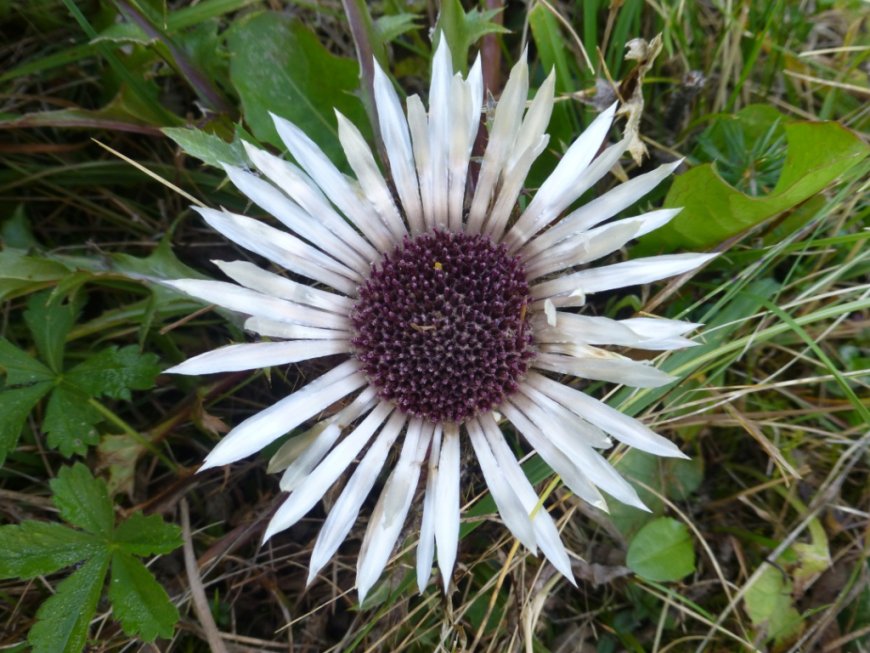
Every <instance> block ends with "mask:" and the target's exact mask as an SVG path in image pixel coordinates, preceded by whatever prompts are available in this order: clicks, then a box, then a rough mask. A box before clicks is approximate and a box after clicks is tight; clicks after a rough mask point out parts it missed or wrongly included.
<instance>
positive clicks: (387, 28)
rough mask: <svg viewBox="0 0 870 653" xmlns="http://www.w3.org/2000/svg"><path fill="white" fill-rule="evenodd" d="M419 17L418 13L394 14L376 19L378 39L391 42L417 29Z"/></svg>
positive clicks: (382, 41) (375, 27)
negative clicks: (416, 23)
mask: <svg viewBox="0 0 870 653" xmlns="http://www.w3.org/2000/svg"><path fill="white" fill-rule="evenodd" d="M417 18H418V16H417V15H416V14H394V15H389V16H381V17H380V18H377V19H375V21H374V30H375V33H376V34H377V37H378V41H380V42H381V43H390V42H391V41H394V40H395V39H397V38H399V37H400V36H401V35H402V34H405V33H406V32H410V31H411V30H414V29H417V25H415V21H416V20H417Z"/></svg>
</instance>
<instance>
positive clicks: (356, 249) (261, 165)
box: [225, 143, 378, 268]
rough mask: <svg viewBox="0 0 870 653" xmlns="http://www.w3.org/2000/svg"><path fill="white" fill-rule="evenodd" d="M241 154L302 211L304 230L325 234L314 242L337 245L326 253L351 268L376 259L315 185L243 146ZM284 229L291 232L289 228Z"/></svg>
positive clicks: (374, 252) (281, 163)
mask: <svg viewBox="0 0 870 653" xmlns="http://www.w3.org/2000/svg"><path fill="white" fill-rule="evenodd" d="M245 151H246V152H247V154H248V156H249V157H250V159H251V161H253V163H254V165H255V166H257V169H258V170H259V171H260V172H262V173H263V174H264V175H265V176H266V177H268V178H269V179H270V180H271V181H272V183H274V184H275V186H277V187H278V188H280V189H281V190H282V191H283V192H284V193H286V194H287V195H288V196H289V197H291V198H292V199H293V200H295V201H296V202H297V203H298V204H299V206H300V207H301V208H302V209H303V210H304V211H305V213H306V214H307V215H308V216H309V225H308V229H309V230H318V231H324V232H326V234H322V235H319V236H318V240H323V241H324V242H326V241H327V239H328V238H329V235H331V236H332V239H333V240H335V239H337V240H339V241H340V245H339V246H335V247H330V248H328V249H327V250H326V251H328V252H330V253H331V254H333V255H334V256H337V257H339V258H340V259H341V260H343V261H344V260H348V261H353V262H354V265H355V267H360V266H361V267H362V268H367V267H368V265H369V264H370V263H371V262H372V261H374V260H375V259H377V257H378V252H377V250H375V248H374V247H372V246H371V244H370V243H369V242H368V241H367V240H366V239H365V238H363V237H362V234H360V233H359V232H357V231H355V230H354V228H353V227H351V226H350V224H348V222H347V221H346V220H345V219H344V218H343V217H341V216H340V215H339V214H338V212H336V210H335V209H334V208H333V207H332V204H330V203H329V200H327V199H326V197H325V196H324V194H323V193H322V192H321V191H320V189H319V188H318V187H317V185H316V184H315V183H314V182H313V181H312V180H311V178H310V177H309V176H308V175H306V174H305V173H304V172H303V171H302V170H301V169H300V168H299V167H298V166H296V165H294V164H292V163H290V162H289V161H285V160H284V159H282V158H280V157H277V156H275V155H274V154H270V153H269V152H266V151H265V150H260V149H258V148H255V147H253V146H252V145H248V144H247V143H246V144H245ZM225 167H226V168H227V172H230V169H229V168H228V167H227V166H225ZM288 226H290V228H291V229H292V228H293V225H292V224H288ZM346 257H347V258H346Z"/></svg>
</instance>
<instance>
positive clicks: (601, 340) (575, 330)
mask: <svg viewBox="0 0 870 653" xmlns="http://www.w3.org/2000/svg"><path fill="white" fill-rule="evenodd" d="M653 322H664V323H673V324H667V325H662V326H657V325H654V324H652V323H653ZM532 326H533V327H534V333H535V342H536V343H538V345H546V344H549V343H570V344H572V345H582V344H587V345H619V346H622V347H635V348H637V349H650V350H658V349H665V350H667V349H680V348H682V347H691V346H693V345H695V344H697V343H695V342H693V341H691V340H688V339H686V338H681V337H680V334H682V333H687V332H688V331H691V330H692V329H694V328H697V327H698V326H700V325H698V324H693V323H691V322H681V321H679V320H665V319H659V318H629V319H627V320H611V319H610V318H607V317H598V316H592V315H578V314H576V313H567V312H565V311H556V326H552V325H550V324H549V322H548V321H547V320H546V319H545V315H544V314H543V313H537V314H535V315H533V316H532ZM645 329H646V330H645Z"/></svg>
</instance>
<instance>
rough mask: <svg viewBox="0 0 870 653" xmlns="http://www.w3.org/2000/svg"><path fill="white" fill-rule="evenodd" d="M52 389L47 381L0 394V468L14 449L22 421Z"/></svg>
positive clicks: (22, 425) (22, 426)
mask: <svg viewBox="0 0 870 653" xmlns="http://www.w3.org/2000/svg"><path fill="white" fill-rule="evenodd" d="M51 388H52V384H51V382H49V381H43V382H42V383H37V384H35V385H31V386H27V387H26V388H15V389H13V390H4V391H2V392H0V467H2V466H3V463H4V462H5V461H6V456H7V455H8V454H9V452H11V451H12V450H13V449H15V445H16V444H18V438H19V437H20V436H21V429H22V428H24V421H25V420H26V419H27V416H28V415H29V414H30V411H31V410H33V407H34V406H35V405H36V403H37V402H38V401H39V400H40V399H42V398H43V397H44V396H45V395H46V394H48V393H49V391H50V390H51Z"/></svg>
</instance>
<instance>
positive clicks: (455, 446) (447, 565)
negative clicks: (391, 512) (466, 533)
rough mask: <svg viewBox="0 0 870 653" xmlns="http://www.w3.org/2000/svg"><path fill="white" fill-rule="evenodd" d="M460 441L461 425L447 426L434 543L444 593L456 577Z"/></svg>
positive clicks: (439, 463) (437, 484)
mask: <svg viewBox="0 0 870 653" xmlns="http://www.w3.org/2000/svg"><path fill="white" fill-rule="evenodd" d="M459 443H460V440H459V428H458V427H457V426H456V425H455V424H447V425H445V426H444V437H443V440H442V442H441V456H440V458H439V459H438V479H437V482H436V484H435V545H436V546H437V547H438V568H439V569H440V570H441V579H442V580H443V581H444V593H445V594H446V593H447V591H448V589H449V588H450V582H451V580H452V579H453V566H454V564H455V563H456V550H457V547H458V546H459Z"/></svg>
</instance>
